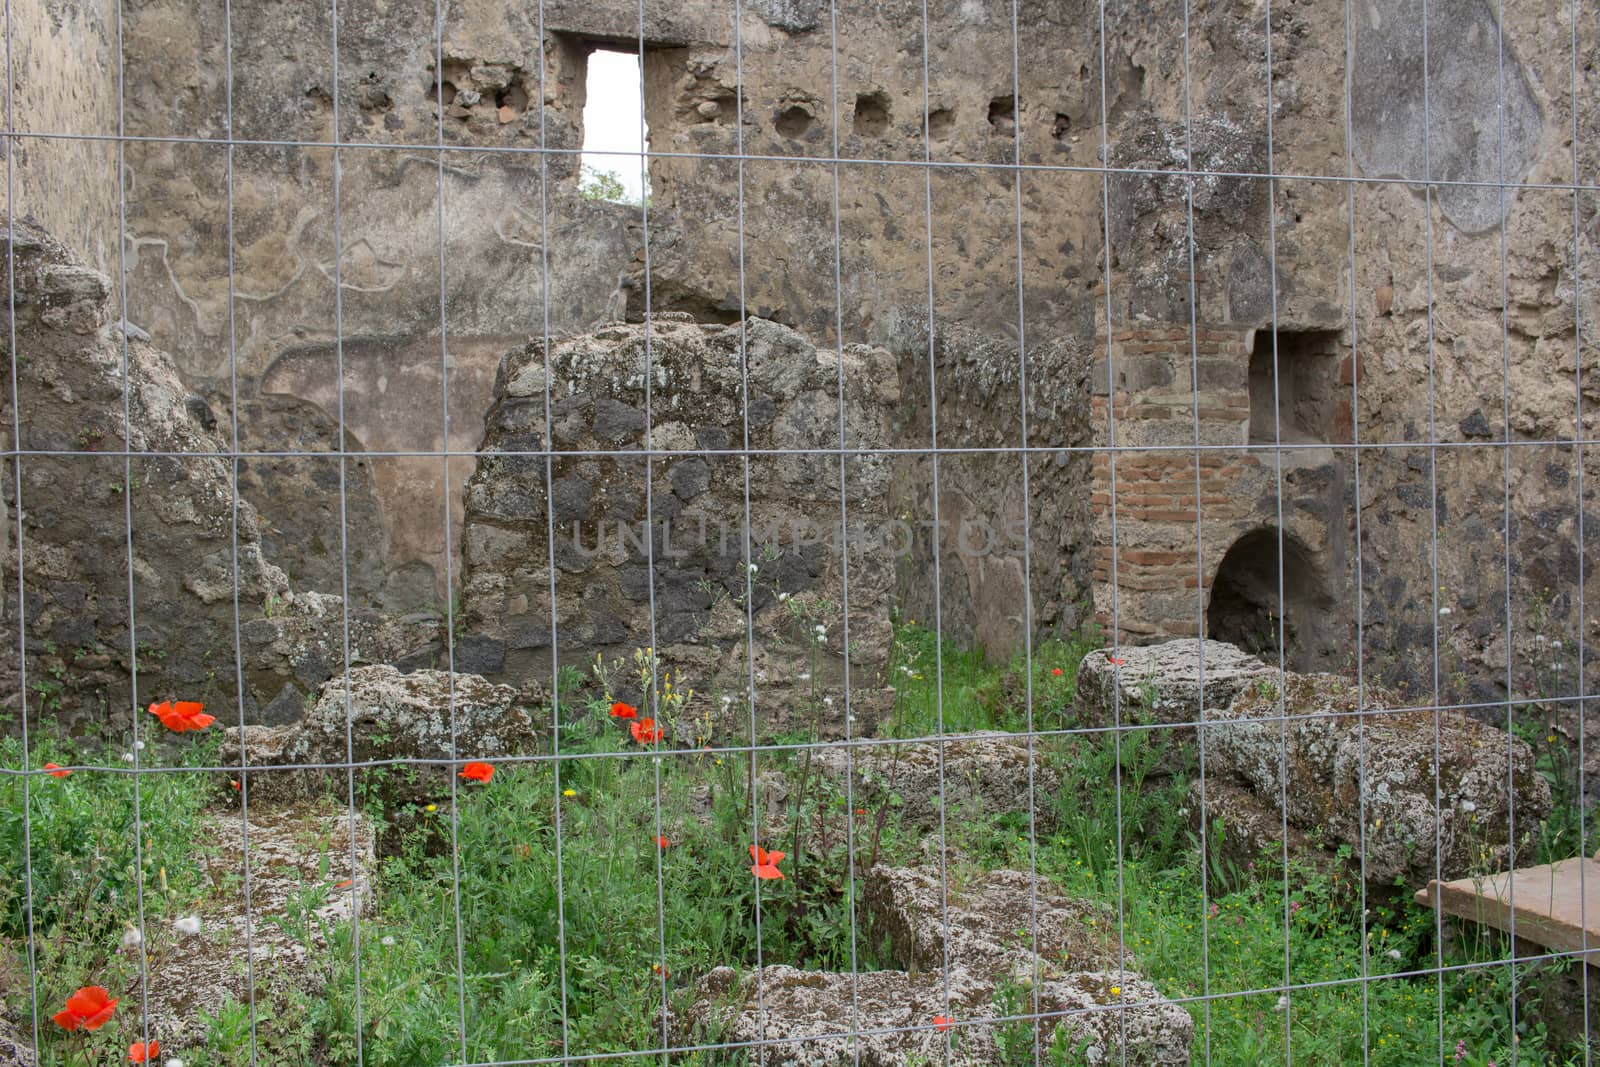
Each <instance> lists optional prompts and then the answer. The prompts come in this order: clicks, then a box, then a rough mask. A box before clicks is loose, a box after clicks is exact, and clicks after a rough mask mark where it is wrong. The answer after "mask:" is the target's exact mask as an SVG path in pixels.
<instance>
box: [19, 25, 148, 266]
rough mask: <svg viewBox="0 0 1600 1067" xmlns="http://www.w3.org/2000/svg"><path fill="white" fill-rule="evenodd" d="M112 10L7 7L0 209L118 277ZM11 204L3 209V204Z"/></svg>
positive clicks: (115, 63)
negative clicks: (7, 132) (12, 133)
mask: <svg viewBox="0 0 1600 1067" xmlns="http://www.w3.org/2000/svg"><path fill="white" fill-rule="evenodd" d="M117 8H118V5H117V4H116V3H115V2H113V0H89V2H85V3H76V2H71V0H16V2H15V3H12V4H10V5H8V6H7V8H6V15H5V20H6V21H5V29H6V45H7V50H8V51H7V63H8V64H9V69H10V74H11V93H10V98H9V99H8V100H5V101H0V107H4V108H9V111H8V113H7V115H6V120H5V124H6V126H7V127H8V128H9V129H13V130H17V131H20V132H22V133H24V134H25V136H20V137H12V138H7V140H6V147H5V149H4V153H3V154H0V159H3V160H5V162H6V163H7V167H6V173H7V175H8V179H7V182H5V183H0V205H5V206H6V208H7V209H8V210H9V211H10V212H11V213H12V214H13V215H14V216H15V217H17V218H25V219H30V220H32V221H33V222H36V223H38V224H39V225H41V226H43V227H44V228H45V229H46V230H48V231H49V232H50V233H53V234H55V235H56V237H57V239H59V240H60V241H62V242H63V243H65V244H66V246H67V247H68V248H70V249H72V250H73V251H74V252H76V253H77V254H78V255H79V256H81V257H83V260H84V262H86V263H87V264H88V265H89V266H91V267H94V268H95V269H96V270H99V271H100V272H102V273H104V274H114V273H115V272H116V269H117V234H118V228H117V211H118V197H119V189H118V184H117V146H116V142H115V141H114V140H112V139H111V138H114V137H115V136H116V133H117V73H118V56H117V37H116V35H117ZM8 196H9V197H12V198H13V199H12V201H11V202H10V203H7V197H8Z"/></svg>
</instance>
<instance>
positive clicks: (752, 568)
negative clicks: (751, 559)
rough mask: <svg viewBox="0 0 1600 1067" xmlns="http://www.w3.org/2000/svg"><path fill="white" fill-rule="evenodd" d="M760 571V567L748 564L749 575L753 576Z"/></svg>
mask: <svg viewBox="0 0 1600 1067" xmlns="http://www.w3.org/2000/svg"><path fill="white" fill-rule="evenodd" d="M760 569H761V568H760V567H757V566H756V565H755V564H754V563H752V564H750V573H751V574H754V573H756V572H757V571H759V570H760Z"/></svg>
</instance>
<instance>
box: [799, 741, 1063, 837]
mask: <svg viewBox="0 0 1600 1067" xmlns="http://www.w3.org/2000/svg"><path fill="white" fill-rule="evenodd" d="M814 758H815V760H816V762H817V765H818V767H819V768H821V769H822V770H823V771H824V772H825V773H827V774H828V775H830V776H831V777H833V778H835V779H837V780H838V781H839V782H840V783H841V785H840V788H841V789H842V788H843V786H842V783H843V781H844V780H845V778H846V777H847V775H848V773H849V772H850V771H852V770H853V771H854V775H855V797H856V800H857V802H858V803H860V804H862V805H863V806H865V807H868V808H872V809H874V810H876V809H877V807H878V805H880V804H883V803H888V802H890V797H891V796H892V797H894V798H896V801H895V802H896V803H897V807H898V814H899V817H900V819H901V822H902V824H903V825H904V826H906V827H915V828H916V829H919V830H936V829H938V827H939V819H940V809H941V805H940V796H941V793H940V786H941V778H940V771H941V760H942V764H943V779H942V784H943V794H942V795H943V797H944V804H943V812H944V816H945V818H946V819H948V820H955V819H963V818H968V817H970V816H971V815H972V814H974V813H977V812H981V813H984V814H988V815H994V814H998V813H1001V812H1021V813H1023V814H1024V815H1026V813H1027V812H1028V811H1029V808H1030V805H1029V796H1028V787H1029V780H1030V777H1031V779H1032V784H1033V789H1034V796H1033V804H1032V810H1033V811H1034V812H1035V814H1036V816H1037V817H1038V818H1039V820H1040V823H1041V825H1042V826H1048V825H1049V824H1050V821H1051V820H1052V819H1053V815H1054V810H1055V809H1054V805H1053V804H1051V803H1049V802H1048V798H1049V797H1050V796H1053V795H1054V793H1055V791H1056V790H1057V789H1058V788H1059V787H1060V772H1059V771H1058V770H1056V769H1054V768H1052V767H1051V765H1050V763H1049V761H1047V760H1046V759H1045V757H1044V753H1043V752H1042V751H1040V749H1039V748H1038V746H1036V745H1035V746H1032V747H1030V746H1029V744H1028V739H1027V738H1026V737H1020V736H1018V735H1016V734H1008V733H999V732H979V733H962V734H952V735H949V736H948V737H947V738H946V739H944V740H943V741H917V742H896V743H892V744H871V745H857V746H853V747H851V748H849V749H846V748H845V747H843V746H840V747H830V748H822V749H818V750H817V752H816V754H815V757H814ZM1030 767H1031V775H1030Z"/></svg>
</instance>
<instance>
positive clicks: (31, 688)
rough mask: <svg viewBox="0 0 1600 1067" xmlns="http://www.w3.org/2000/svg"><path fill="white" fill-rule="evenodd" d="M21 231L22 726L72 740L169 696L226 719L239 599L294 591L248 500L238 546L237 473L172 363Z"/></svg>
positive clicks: (69, 258) (13, 615)
mask: <svg viewBox="0 0 1600 1067" xmlns="http://www.w3.org/2000/svg"><path fill="white" fill-rule="evenodd" d="M14 226H15V230H14V237H13V239H12V241H11V242H10V246H11V247H10V253H11V256H13V257H14V262H15V269H14V271H13V272H12V273H11V275H10V277H9V278H8V281H10V282H11V283H13V286H12V290H11V291H12V294H13V299H14V301H15V306H16V321H15V323H14V324H13V325H14V328H15V336H16V340H17V345H16V349H15V351H14V352H13V351H10V350H9V349H10V343H9V336H10V331H7V333H6V334H5V335H3V337H4V338H5V339H4V340H3V343H5V345H6V347H7V349H8V351H7V352H6V356H7V364H8V366H12V367H14V368H15V375H16V382H15V387H16V397H17V402H18V408H17V410H16V411H15V412H13V411H12V410H11V397H12V392H11V390H9V389H7V390H6V392H5V394H4V397H3V400H0V404H3V410H0V424H3V425H4V426H5V427H6V431H7V433H6V436H7V438H8V439H9V437H10V428H11V426H12V419H13V418H14V417H15V418H16V419H17V421H18V424H19V425H20V430H21V436H20V437H19V438H18V439H17V441H16V447H17V448H18V449H19V450H20V453H21V454H20V455H18V456H17V457H16V458H14V459H11V460H9V461H8V462H7V463H6V465H5V468H6V469H5V472H4V485H3V487H0V493H3V495H4V499H5V504H6V512H7V519H8V528H10V522H11V521H13V520H14V521H15V522H16V525H15V527H14V529H15V531H16V532H15V538H16V540H15V541H14V542H13V544H12V547H13V549H14V553H8V554H7V555H6V557H5V561H4V568H5V570H6V575H5V578H6V587H5V594H4V595H5V617H6V620H7V624H8V626H9V627H10V628H11V629H12V632H13V634H15V633H16V630H17V628H19V627H20V628H21V634H22V641H23V646H24V647H25V649H26V654H27V686H26V689H25V690H24V688H23V687H22V685H21V682H22V679H21V677H20V673H21V672H20V668H21V664H20V663H19V661H18V655H19V651H20V650H19V648H18V645H17V643H16V641H15V640H12V641H9V642H7V643H6V644H5V645H4V646H3V647H0V671H3V672H4V674H3V676H4V677H5V678H6V679H7V684H8V686H9V687H10V688H11V689H12V691H14V692H22V693H24V695H25V698H26V701H27V707H28V713H29V714H30V715H34V716H38V717H40V718H45V717H49V718H56V719H59V720H61V721H62V722H63V723H64V724H65V725H67V726H69V727H70V726H72V725H75V724H76V723H78V722H95V723H98V724H100V725H104V724H105V723H106V722H107V721H108V720H110V721H123V722H125V721H126V719H127V716H128V715H130V714H131V712H132V709H133V708H134V707H135V706H136V705H139V704H144V703H149V702H151V701H154V700H161V699H169V698H171V697H174V696H182V697H184V698H185V699H201V700H210V701H213V702H216V701H222V702H224V706H228V705H232V704H233V695H234V687H233V681H234V677H235V666H234V656H233V633H234V627H233V623H234V589H235V584H236V583H237V587H238V591H239V592H238V595H239V600H240V609H241V611H242V612H243V613H245V616H246V617H247V618H248V617H253V616H256V615H259V614H260V613H261V611H262V605H263V604H265V603H270V602H272V601H274V600H279V599H282V598H283V596H284V595H285V594H286V593H287V591H288V590H287V582H286V581H285V579H284V576H283V573H282V572H281V571H280V570H278V568H276V567H274V566H273V565H272V564H270V563H268V562H267V561H266V560H265V559H263V557H262V554H261V551H260V545H259V527H258V520H257V517H256V514H255V511H254V509H253V508H251V507H250V506H249V504H248V503H245V502H243V501H240V502H239V503H238V511H237V513H238V531H237V540H236V539H235V530H234V504H235V501H234V494H233V487H232V475H231V470H230V466H229V464H228V463H227V462H226V460H224V459H222V458H220V457H218V456H217V455H215V453H217V452H219V451H222V450H225V449H226V447H227V445H226V442H225V440H224V439H223V437H222V435H221V434H220V433H219V432H218V431H217V430H216V429H215V427H214V419H213V417H212V416H211V413H210V412H209V410H208V409H207V408H206V405H205V403H204V401H202V400H201V399H200V398H199V397H197V396H195V395H194V394H192V393H191V392H190V391H189V390H188V389H186V388H185V387H184V386H183V384H182V382H180V381H179V379H178V376H177V374H176V373H175V371H174V369H173V367H172V364H171V362H170V361H169V360H168V359H167V357H166V356H165V355H164V354H163V353H162V352H160V351H159V350H157V349H156V348H154V347H153V346H151V345H150V344H148V343H147V342H144V341H139V340H134V339H131V338H129V339H126V340H124V339H123V338H122V336H121V334H120V333H119V332H118V331H117V330H116V329H115V328H114V327H113V326H112V324H111V322H110V282H109V280H108V279H107V278H106V276H105V275H104V274H101V273H100V272H99V271H96V270H93V269H92V268H89V267H86V266H83V265H82V262H81V260H79V259H78V258H77V257H76V256H74V255H73V254H72V253H71V252H69V251H68V250H67V248H66V247H65V246H63V245H62V244H61V243H60V242H58V241H57V240H55V239H54V238H53V237H51V236H50V235H49V234H47V233H45V232H44V231H43V230H41V229H39V228H37V227H35V226H32V225H30V224H28V223H22V222H17V223H14ZM124 375H126V378H125V377H124ZM125 444H126V448H127V449H129V450H131V452H132V453H133V454H132V456H131V458H129V459H127V460H126V461H125V459H124V456H123V455H122V452H123V449H124V445H125ZM19 486H20V490H19ZM19 494H20V495H19ZM19 563H20V566H21V567H22V569H23V581H22V583H21V593H22V600H21V602H20V603H19V602H18V599H17V593H18V582H17V574H16V567H17V566H18V565H19ZM236 565H237V571H236V569H235V567H236ZM130 568H131V570H132V580H131V581H130V579H129V570H130ZM130 592H131V593H132V597H133V600H132V602H131V603H130V602H129V594H130ZM135 669H137V678H138V692H137V693H135V692H133V691H132V686H133V677H134V671H135Z"/></svg>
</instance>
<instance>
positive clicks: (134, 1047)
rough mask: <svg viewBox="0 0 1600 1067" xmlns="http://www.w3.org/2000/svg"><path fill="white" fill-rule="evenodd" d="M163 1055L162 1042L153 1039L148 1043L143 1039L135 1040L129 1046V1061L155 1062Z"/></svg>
mask: <svg viewBox="0 0 1600 1067" xmlns="http://www.w3.org/2000/svg"><path fill="white" fill-rule="evenodd" d="M159 1055H161V1042H159V1041H152V1042H150V1044H149V1045H146V1044H145V1043H144V1042H143V1041H135V1042H134V1043H133V1044H131V1045H129V1046H128V1062H129V1063H145V1062H154V1061H155V1058H156V1057H157V1056H159Z"/></svg>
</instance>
